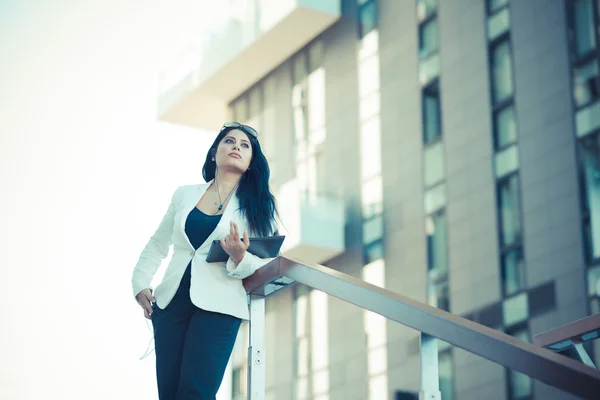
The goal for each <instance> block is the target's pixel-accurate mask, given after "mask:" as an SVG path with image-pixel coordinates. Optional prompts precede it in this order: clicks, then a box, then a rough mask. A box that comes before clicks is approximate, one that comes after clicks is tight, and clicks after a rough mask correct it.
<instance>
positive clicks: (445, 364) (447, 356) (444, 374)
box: [438, 341, 454, 400]
mask: <svg viewBox="0 0 600 400" xmlns="http://www.w3.org/2000/svg"><path fill="white" fill-rule="evenodd" d="M438 343H439V341H438ZM438 373H439V379H440V392H441V393H442V399H443V400H452V399H454V390H453V384H454V365H453V363H452V351H444V352H440V354H439V356H438Z"/></svg>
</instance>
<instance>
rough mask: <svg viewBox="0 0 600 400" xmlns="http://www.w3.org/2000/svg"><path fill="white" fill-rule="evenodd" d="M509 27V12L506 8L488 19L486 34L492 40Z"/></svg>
mask: <svg viewBox="0 0 600 400" xmlns="http://www.w3.org/2000/svg"><path fill="white" fill-rule="evenodd" d="M509 29H510V12H509V10H508V8H505V9H504V10H502V11H500V12H499V13H497V14H495V15H494V16H493V17H490V18H489V19H488V24H487V36H488V40H490V41H492V40H494V39H496V38H497V37H498V36H500V35H502V34H503V33H504V32H507V31H508V30H509Z"/></svg>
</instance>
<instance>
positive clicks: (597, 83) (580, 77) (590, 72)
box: [573, 59, 600, 108]
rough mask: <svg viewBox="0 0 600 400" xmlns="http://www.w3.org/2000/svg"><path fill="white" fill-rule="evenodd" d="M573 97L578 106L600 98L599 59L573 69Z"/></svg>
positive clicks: (583, 105)
mask: <svg viewBox="0 0 600 400" xmlns="http://www.w3.org/2000/svg"><path fill="white" fill-rule="evenodd" d="M573 80H574V82H573V98H574V99H575V106H576V107H577V108H580V107H585V106H587V105H588V104H591V103H593V102H594V101H597V100H598V98H600V76H599V74H598V60H596V59H595V60H592V61H590V62H588V63H586V64H583V65H582V66H580V67H576V68H574V69H573Z"/></svg>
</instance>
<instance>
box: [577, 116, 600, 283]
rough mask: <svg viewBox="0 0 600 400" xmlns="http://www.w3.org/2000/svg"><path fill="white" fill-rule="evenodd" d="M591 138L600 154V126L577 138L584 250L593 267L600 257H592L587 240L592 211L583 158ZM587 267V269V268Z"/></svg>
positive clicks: (599, 263) (590, 265) (597, 263)
mask: <svg viewBox="0 0 600 400" xmlns="http://www.w3.org/2000/svg"><path fill="white" fill-rule="evenodd" d="M590 138H595V140H596V141H597V142H598V143H599V145H598V147H599V149H598V152H599V154H600V128H598V129H596V130H595V131H593V132H592V133H589V134H587V135H586V136H585V137H582V138H577V139H576V140H577V141H576V143H577V145H576V148H577V149H576V151H577V179H578V181H579V198H580V202H579V203H580V206H579V208H580V210H581V222H582V223H581V234H582V238H583V251H584V260H585V261H586V264H587V268H591V267H594V266H597V265H600V257H596V258H593V257H591V256H590V255H591V253H592V252H591V249H590V248H589V243H588V240H587V227H588V226H589V225H590V223H591V218H592V216H591V212H590V209H589V207H588V206H587V200H586V195H587V194H586V193H587V184H586V180H585V163H584V160H583V154H582V153H583V150H582V146H583V145H582V142H583V141H585V140H590ZM599 234H600V233H599ZM587 268H586V269H587ZM586 282H587V278H586Z"/></svg>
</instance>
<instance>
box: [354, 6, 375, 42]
mask: <svg viewBox="0 0 600 400" xmlns="http://www.w3.org/2000/svg"><path fill="white" fill-rule="evenodd" d="M358 3H359V6H358V21H359V26H358V30H359V31H358V35H359V37H361V38H363V37H365V36H366V35H367V34H368V33H369V32H371V31H373V30H375V29H376V28H377V6H376V1H375V0H358Z"/></svg>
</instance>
